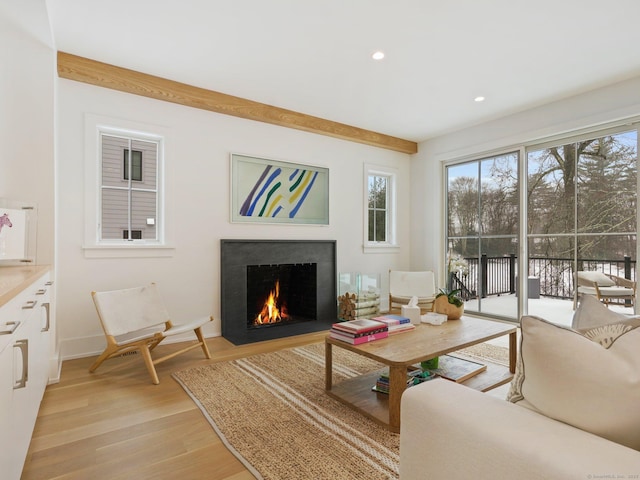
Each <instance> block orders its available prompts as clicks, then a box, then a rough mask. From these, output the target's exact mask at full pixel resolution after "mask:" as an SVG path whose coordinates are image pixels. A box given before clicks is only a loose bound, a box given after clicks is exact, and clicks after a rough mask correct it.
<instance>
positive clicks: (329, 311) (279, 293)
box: [220, 240, 337, 345]
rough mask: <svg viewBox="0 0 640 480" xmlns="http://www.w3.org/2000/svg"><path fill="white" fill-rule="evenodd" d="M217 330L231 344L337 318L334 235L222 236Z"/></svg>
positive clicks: (320, 326)
mask: <svg viewBox="0 0 640 480" xmlns="http://www.w3.org/2000/svg"><path fill="white" fill-rule="evenodd" d="M220 254H221V279H220V284H221V289H220V290H221V311H222V314H221V320H222V335H223V336H224V337H225V338H226V339H228V340H230V341H231V342H233V343H234V344H236V345H239V344H245V343H251V342H258V341H262V340H271V339H274V338H280V337H288V336H292V335H300V334H302V333H310V332H316V331H320V330H327V329H329V328H330V326H331V324H332V323H334V322H335V321H336V318H337V307H336V298H337V297H336V276H337V273H336V242H335V241H334V240H221V243H220Z"/></svg>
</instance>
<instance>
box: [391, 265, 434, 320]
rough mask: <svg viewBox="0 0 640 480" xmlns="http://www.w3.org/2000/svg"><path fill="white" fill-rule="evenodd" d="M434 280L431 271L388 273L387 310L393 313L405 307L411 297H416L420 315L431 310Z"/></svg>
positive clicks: (394, 271) (395, 271)
mask: <svg viewBox="0 0 640 480" xmlns="http://www.w3.org/2000/svg"><path fill="white" fill-rule="evenodd" d="M436 293H437V292H436V280H435V275H434V273H433V272H431V271H424V272H403V271H397V270H390V271H389V310H390V311H395V310H398V309H399V308H400V306H402V305H407V304H408V303H409V300H411V298H412V297H414V296H415V297H418V306H419V307H420V313H421V314H422V313H426V312H430V311H432V310H433V302H434V300H435V299H436Z"/></svg>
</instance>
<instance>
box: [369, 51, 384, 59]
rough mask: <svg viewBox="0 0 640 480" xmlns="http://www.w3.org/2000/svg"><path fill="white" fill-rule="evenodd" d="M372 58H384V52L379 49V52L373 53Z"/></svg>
mask: <svg viewBox="0 0 640 480" xmlns="http://www.w3.org/2000/svg"><path fill="white" fill-rule="evenodd" d="M371 58H373V59H374V60H382V59H383V58H384V52H381V51H379V50H378V51H377V52H374V53H373V55H371Z"/></svg>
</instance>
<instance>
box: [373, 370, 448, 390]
mask: <svg viewBox="0 0 640 480" xmlns="http://www.w3.org/2000/svg"><path fill="white" fill-rule="evenodd" d="M436 377H437V375H434V374H432V373H431V372H429V371H422V370H412V371H411V372H408V373H407V388H408V387H413V386H414V385H419V384H421V383H423V382H426V381H428V380H431V379H433V378H436ZM372 390H373V391H374V392H379V393H385V394H389V374H388V373H383V374H382V375H380V376H379V377H378V379H377V380H376V384H375V385H374V386H373V388H372Z"/></svg>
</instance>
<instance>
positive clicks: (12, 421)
mask: <svg viewBox="0 0 640 480" xmlns="http://www.w3.org/2000/svg"><path fill="white" fill-rule="evenodd" d="M11 268H13V267H2V268H1V269H0V275H3V274H5V273H6V274H8V273H12V274H15V273H16V272H21V273H23V274H24V275H19V276H18V277H19V280H21V283H16V285H15V286H13V288H12V289H10V290H9V291H8V292H5V295H0V300H3V303H2V305H1V306H0V466H1V468H2V473H1V474H0V476H1V477H2V478H3V479H8V480H13V479H15V480H18V479H19V478H20V475H21V473H22V468H23V466H24V461H25V458H26V455H27V452H28V450H29V443H30V441H31V435H32V433H33V428H34V426H35V421H36V418H37V416H38V409H39V408H40V402H41V400H42V396H43V394H44V390H45V387H46V385H47V383H48V372H49V360H50V356H51V341H50V335H51V333H52V331H51V328H52V325H51V308H52V307H51V299H52V298H53V297H52V295H51V289H52V287H53V285H52V282H51V279H50V272H49V270H48V269H47V268H43V267H20V268H22V269H23V270H21V271H18V270H13V271H11ZM16 268H18V267H16ZM0 279H1V280H2V281H0V286H6V285H5V284H3V281H9V280H8V279H9V276H7V275H3V276H2V277H0ZM0 293H1V292H0Z"/></svg>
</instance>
